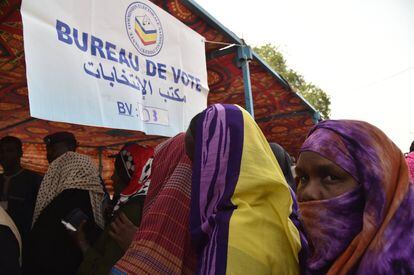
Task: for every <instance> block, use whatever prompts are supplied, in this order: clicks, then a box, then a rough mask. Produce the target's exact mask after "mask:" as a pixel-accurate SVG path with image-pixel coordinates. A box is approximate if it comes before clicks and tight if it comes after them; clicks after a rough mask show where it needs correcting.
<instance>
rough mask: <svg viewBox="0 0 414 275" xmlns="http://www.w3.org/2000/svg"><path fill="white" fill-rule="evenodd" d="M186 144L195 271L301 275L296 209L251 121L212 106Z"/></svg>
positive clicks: (229, 108)
mask: <svg viewBox="0 0 414 275" xmlns="http://www.w3.org/2000/svg"><path fill="white" fill-rule="evenodd" d="M192 128H193V129H192ZM186 144H187V146H186V147H187V151H188V152H189V154H190V156H191V157H192V158H193V179H192V194H191V198H192V204H191V221H190V230H191V233H192V237H193V241H194V242H195V245H196V248H197V249H198V253H199V263H198V273H200V274H298V273H299V272H300V268H299V253H300V250H301V237H300V234H299V231H298V229H297V228H296V227H295V225H294V223H293V220H292V219H293V218H294V216H295V213H294V207H296V205H294V199H293V197H292V192H291V190H290V188H289V187H288V185H287V183H286V180H285V179H284V177H283V174H282V171H281V169H280V167H279V165H278V163H277V161H276V159H275V157H274V155H273V152H272V150H271V148H270V146H269V144H268V142H267V140H266V138H265V137H264V135H263V133H262V131H261V130H260V128H259V127H258V126H257V124H256V123H255V121H254V120H253V118H252V117H251V116H250V115H249V114H248V113H247V112H246V111H245V110H243V109H242V108H240V107H239V106H236V105H224V104H216V105H212V106H210V107H209V108H207V109H206V110H205V111H204V112H202V113H201V114H200V115H198V116H197V122H196V127H191V126H190V130H189V131H187V137H186ZM192 144H193V146H192ZM192 147H193V148H192ZM192 151H194V153H193V152H192Z"/></svg>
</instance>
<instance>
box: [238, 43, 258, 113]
mask: <svg viewBox="0 0 414 275" xmlns="http://www.w3.org/2000/svg"><path fill="white" fill-rule="evenodd" d="M252 59H253V54H252V49H251V48H250V47H249V46H247V45H243V46H240V47H239V48H238V49H237V65H238V67H239V68H241V69H242V71H243V83H244V98H245V101H246V110H247V111H248V112H249V113H250V115H251V116H252V117H253V118H254V106H253V95H252V83H251V81H250V68H249V62H250V61H251V60H252Z"/></svg>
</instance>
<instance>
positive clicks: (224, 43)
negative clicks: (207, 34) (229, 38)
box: [204, 40, 244, 47]
mask: <svg viewBox="0 0 414 275" xmlns="http://www.w3.org/2000/svg"><path fill="white" fill-rule="evenodd" d="M204 42H205V43H210V44H218V45H223V46H237V47H241V46H244V45H243V44H237V43H227V42H219V41H211V40H204Z"/></svg>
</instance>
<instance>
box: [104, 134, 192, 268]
mask: <svg viewBox="0 0 414 275" xmlns="http://www.w3.org/2000/svg"><path fill="white" fill-rule="evenodd" d="M184 136H185V134H179V135H177V136H175V137H173V138H171V139H169V140H167V141H165V142H164V143H162V144H160V145H158V146H157V148H156V149H155V155H154V161H153V166H152V175H151V177H152V179H151V186H150V189H149V191H148V194H147V197H146V199H145V205H144V211H143V217H142V221H141V225H140V227H139V229H138V232H137V234H136V235H135V239H134V240H133V242H132V244H131V246H130V247H129V248H128V250H127V252H126V253H125V255H124V256H123V257H122V258H121V260H119V261H118V262H117V264H116V266H115V267H114V268H113V269H112V273H111V274H193V273H194V270H195V264H196V258H195V253H194V252H193V250H192V247H191V240H190V232H189V226H188V225H189V218H190V217H189V216H190V195H191V161H190V160H189V159H188V157H187V156H186V155H185V151H184Z"/></svg>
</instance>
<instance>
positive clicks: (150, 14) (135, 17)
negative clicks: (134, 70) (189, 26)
mask: <svg viewBox="0 0 414 275" xmlns="http://www.w3.org/2000/svg"><path fill="white" fill-rule="evenodd" d="M151 6H153V4H152V3H148V4H146V3H144V2H140V1H138V2H134V3H131V4H130V5H129V6H128V8H127V10H126V13H125V26H126V30H127V34H128V38H129V40H130V41H131V43H132V44H133V45H134V47H135V48H136V49H137V50H138V52H139V53H141V54H142V55H145V56H154V55H157V54H158V53H159V52H160V50H161V48H162V45H163V43H164V31H163V29H162V25H161V20H160V18H159V17H158V15H157V13H156V8H157V7H156V6H154V7H151Z"/></svg>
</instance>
